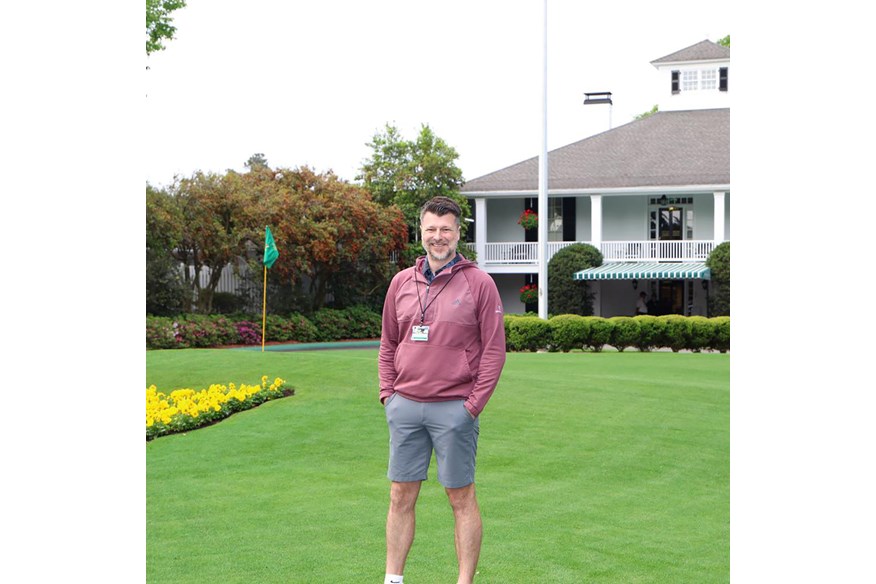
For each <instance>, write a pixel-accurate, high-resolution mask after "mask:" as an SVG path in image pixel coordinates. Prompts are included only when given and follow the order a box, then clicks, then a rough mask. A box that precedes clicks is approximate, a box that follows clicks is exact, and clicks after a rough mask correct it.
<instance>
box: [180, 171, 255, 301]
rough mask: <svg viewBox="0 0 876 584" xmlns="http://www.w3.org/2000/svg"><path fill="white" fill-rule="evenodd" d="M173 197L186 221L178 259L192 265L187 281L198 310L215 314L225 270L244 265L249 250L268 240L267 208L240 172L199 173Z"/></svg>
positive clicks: (184, 181) (186, 181) (184, 221)
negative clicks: (203, 275)
mask: <svg viewBox="0 0 876 584" xmlns="http://www.w3.org/2000/svg"><path fill="white" fill-rule="evenodd" d="M173 194H174V196H175V197H176V199H177V204H178V205H179V207H180V209H181V212H182V221H183V232H182V237H181V240H180V243H179V245H178V246H177V248H176V251H175V254H174V255H175V257H176V258H177V259H178V260H179V261H181V262H183V264H184V265H186V266H191V268H192V272H191V273H189V271H186V272H185V276H186V283H187V284H188V285H189V286H190V287H191V289H192V291H193V293H194V296H195V298H197V302H198V311H199V312H203V313H209V312H210V311H211V310H212V303H213V294H214V293H215V291H216V288H217V287H218V285H219V280H220V278H221V274H222V269H223V268H225V266H227V265H229V264H231V265H234V266H237V265H240V264H241V263H242V262H243V261H244V260H245V258H246V257H247V254H248V251H249V250H250V249H249V247H248V246H249V245H250V244H252V242H254V241H256V240H258V238H259V237H260V236H261V237H262V238H263V237H264V234H263V233H260V230H259V227H258V225H259V224H260V223H261V219H262V217H263V208H264V207H263V205H262V204H260V201H259V193H258V192H257V191H256V190H254V189H252V188H249V185H248V184H247V182H246V181H245V180H243V178H242V175H239V174H238V173H235V172H228V173H226V174H225V175H219V174H216V173H204V172H200V171H198V172H196V173H194V174H193V175H192V176H191V177H190V178H185V179H182V180H180V181H178V183H177V184H176V185H175V189H174V192H173ZM263 228H264V227H263V226H262V229H263ZM205 268H207V272H208V273H209V277H208V278H207V281H206V283H205V284H203V285H202V283H201V277H200V276H201V273H202V272H203V271H205Z"/></svg>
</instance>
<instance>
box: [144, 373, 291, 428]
mask: <svg viewBox="0 0 876 584" xmlns="http://www.w3.org/2000/svg"><path fill="white" fill-rule="evenodd" d="M284 383H286V381H285V380H283V379H280V378H279V377H277V378H275V379H274V382H273V383H271V384H270V385H268V376H267V375H263V376H262V382H261V385H245V384H242V385H240V387H237V386H236V385H234V384H233V383H229V384H228V385H227V386H225V385H220V384H218V383H214V384H213V385H211V386H210V387H209V388H207V389H201V390H200V391H195V390H194V389H175V390H173V391H171V392H170V394H165V393H163V392H160V391H158V388H157V387H155V385H150V386H149V387H147V388H146V439H147V440H151V439H152V438H156V437H158V436H162V435H164V434H172V433H174V432H182V431H185V430H193V429H195V428H199V427H201V426H204V425H206V424H211V423H213V422H216V421H217V420H221V419H223V418H227V417H228V416H230V415H231V414H233V413H234V412H239V411H243V410H248V409H250V408H254V407H255V406H257V405H260V404H262V403H264V402H266V401H268V400H272V399H276V398H278V397H283V396H284V395H288V393H287V392H286V391H284V387H283V384H284Z"/></svg>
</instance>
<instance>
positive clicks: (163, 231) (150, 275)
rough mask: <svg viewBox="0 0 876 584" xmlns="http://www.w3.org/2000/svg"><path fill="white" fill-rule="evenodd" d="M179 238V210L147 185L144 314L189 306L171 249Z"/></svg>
mask: <svg viewBox="0 0 876 584" xmlns="http://www.w3.org/2000/svg"><path fill="white" fill-rule="evenodd" d="M181 239H182V213H181V211H180V209H179V207H178V206H177V205H176V201H175V200H174V198H173V197H171V196H170V195H169V194H168V193H167V191H165V190H164V189H161V190H159V189H155V188H154V187H152V186H151V185H149V184H148V183H147V184H146V313H147V314H152V315H155V316H172V315H175V314H179V313H181V312H185V311H186V310H188V309H189V308H190V305H191V294H190V293H188V292H187V288H186V287H185V285H184V283H183V280H182V274H181V272H180V269H179V267H180V263H179V262H178V261H177V260H176V258H174V257H173V250H174V249H176V247H177V246H178V245H179V243H180V240H181Z"/></svg>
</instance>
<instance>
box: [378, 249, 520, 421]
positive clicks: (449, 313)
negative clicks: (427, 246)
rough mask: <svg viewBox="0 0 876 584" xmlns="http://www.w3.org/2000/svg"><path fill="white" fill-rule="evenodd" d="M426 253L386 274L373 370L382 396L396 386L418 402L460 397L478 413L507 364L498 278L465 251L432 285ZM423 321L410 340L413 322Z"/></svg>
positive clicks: (416, 323) (417, 323) (475, 413)
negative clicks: (422, 332) (421, 332)
mask: <svg viewBox="0 0 876 584" xmlns="http://www.w3.org/2000/svg"><path fill="white" fill-rule="evenodd" d="M425 261H426V258H425V256H423V257H420V258H419V259H417V262H416V264H415V265H414V266H413V267H411V268H407V269H405V270H402V271H401V272H399V273H398V274H396V275H395V277H394V278H393V279H392V282H391V283H390V285H389V290H387V293H386V301H385V302H384V304H383V331H382V334H381V339H380V354H379V356H378V360H377V365H378V367H377V370H378V375H379V377H380V399H381V400H383V399H384V398H387V397H389V396H390V395H392V394H393V393H396V392H398V393H399V394H400V395H402V396H404V397H406V398H408V399H412V400H415V401H420V402H438V401H449V400H455V399H463V400H465V407H466V408H467V409H468V411H469V412H470V413H471V414H472V416H475V417H477V416H478V415H480V413H481V412H482V411H483V409H484V406H486V405H487V400H489V399H490V396H491V395H492V394H493V390H495V389H496V384H497V383H498V382H499V375H500V374H501V373H502V367H503V366H504V365H505V322H504V317H503V309H502V300H501V299H500V298H499V292H498V290H497V289H496V283H495V282H493V279H492V278H491V277H490V276H489V275H488V274H487V273H486V272H484V271H483V270H481V269H479V268H478V267H477V264H475V263H474V262H472V261H469V260H466V259H465V258H464V257H463V258H462V259H460V260H459V261H458V262H457V263H455V264H454V265H452V266H450V267H449V268H446V269H445V270H442V271H440V272H439V273H438V275H436V276H435V278H434V279H433V280H432V282H431V284H430V283H429V282H428V281H427V280H426V277H425V276H424V275H423V266H424V262H425ZM421 323H422V324H423V325H425V326H428V327H429V330H428V340H426V341H421V340H413V338H412V335H413V327H414V326H420V324H421Z"/></svg>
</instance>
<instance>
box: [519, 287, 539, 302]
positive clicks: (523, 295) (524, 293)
mask: <svg viewBox="0 0 876 584" xmlns="http://www.w3.org/2000/svg"><path fill="white" fill-rule="evenodd" d="M520 302H523V303H524V304H529V303H532V302H538V286H536V285H535V284H527V285H526V286H524V287H523V288H521V289H520Z"/></svg>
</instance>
